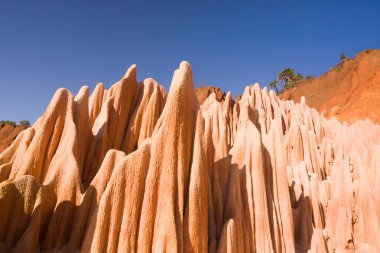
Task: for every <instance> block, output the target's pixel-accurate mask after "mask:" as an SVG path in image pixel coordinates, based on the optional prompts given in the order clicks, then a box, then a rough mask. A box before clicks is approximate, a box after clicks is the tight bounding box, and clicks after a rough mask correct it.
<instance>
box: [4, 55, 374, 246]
mask: <svg viewBox="0 0 380 253" xmlns="http://www.w3.org/2000/svg"><path fill="white" fill-rule="evenodd" d="M379 144H380V127H379V126H376V125H374V124H372V123H371V122H369V121H360V122H357V123H355V124H353V125H351V126H347V125H342V124H340V123H339V122H338V121H337V120H335V119H332V120H326V119H324V118H323V117H322V116H320V114H318V113H317V111H316V110H314V109H310V108H309V107H307V106H306V105H305V101H304V100H302V101H301V103H300V104H295V103H293V102H292V101H281V100H279V99H278V98H277V97H276V96H275V94H274V93H273V92H268V90H267V89H265V88H264V89H262V90H260V88H259V86H258V85H257V84H256V85H253V86H249V87H247V88H246V89H245V91H244V94H243V95H242V96H241V98H240V100H238V101H236V103H233V102H232V98H231V94H230V93H228V94H227V95H226V98H225V100H224V101H223V102H219V101H217V100H216V96H215V93H212V94H211V95H210V96H209V97H208V98H207V100H206V101H205V102H204V103H203V104H202V105H201V106H200V105H199V102H198V99H197V97H196V95H195V92H194V89H193V76H192V71H191V68H190V66H189V64H188V63H187V62H183V63H181V65H180V68H179V69H178V70H176V71H175V73H174V76H173V80H172V84H171V87H170V91H169V93H168V94H166V93H165V91H164V89H163V88H162V87H161V86H160V85H158V84H157V83H156V82H155V81H154V80H153V79H146V80H144V81H143V82H141V83H138V82H137V81H136V68H135V66H132V67H131V68H130V69H129V70H128V71H127V73H126V74H125V76H124V77H123V78H122V79H121V80H120V81H119V82H117V83H116V84H114V85H113V86H112V87H111V88H110V89H109V90H105V89H104V87H103V85H102V84H99V85H98V86H97V87H96V89H95V90H94V92H93V93H92V95H91V96H90V95H89V89H88V88H87V87H83V88H82V89H81V90H80V91H79V93H78V94H77V95H76V96H74V95H73V94H71V93H70V92H69V91H68V90H65V89H60V90H58V91H57V92H56V94H55V95H54V98H53V99H52V102H51V104H50V105H49V106H48V108H47V110H46V112H45V114H44V115H43V116H42V117H41V118H39V119H38V120H37V122H36V123H35V124H34V125H33V126H32V127H31V128H28V129H27V130H25V131H23V132H22V133H21V134H20V135H19V136H18V137H17V139H16V141H15V142H14V143H13V144H12V145H11V146H10V147H9V148H8V149H7V150H5V151H4V152H3V153H2V154H1V155H0V182H1V183H0V249H1V251H3V252H8V251H12V252H37V251H41V252H164V251H165V252H307V251H308V250H309V251H310V252H334V250H335V251H336V252H343V251H353V250H357V252H371V251H372V252H378V251H379V250H380V240H379V238H380V223H379V222H380V145H379Z"/></svg>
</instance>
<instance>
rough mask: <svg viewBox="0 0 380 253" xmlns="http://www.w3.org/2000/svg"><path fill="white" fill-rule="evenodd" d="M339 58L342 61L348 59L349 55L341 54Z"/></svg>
mask: <svg viewBox="0 0 380 253" xmlns="http://www.w3.org/2000/svg"><path fill="white" fill-rule="evenodd" d="M339 59H340V60H341V61H343V60H345V59H347V55H346V54H340V56H339Z"/></svg>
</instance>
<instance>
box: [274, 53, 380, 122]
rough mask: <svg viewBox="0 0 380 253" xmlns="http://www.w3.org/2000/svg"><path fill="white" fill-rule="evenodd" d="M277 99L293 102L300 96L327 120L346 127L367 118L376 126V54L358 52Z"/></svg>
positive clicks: (379, 75)
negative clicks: (335, 120)
mask: <svg viewBox="0 0 380 253" xmlns="http://www.w3.org/2000/svg"><path fill="white" fill-rule="evenodd" d="M280 96H281V97H282V98H283V99H285V100H294V101H296V102H300V100H301V97H302V96H304V97H305V98H306V99H307V103H308V105H309V106H310V107H313V108H315V109H317V110H318V111H319V112H321V113H322V114H324V116H325V117H327V118H331V117H336V118H337V119H339V120H340V121H347V122H348V123H350V124H351V123H354V122H355V121H357V120H364V119H368V118H369V119H371V120H372V121H373V122H374V123H375V124H380V99H379V97H380V50H365V51H362V52H360V53H359V54H357V55H356V57H355V58H353V59H345V60H343V61H342V62H340V63H339V64H338V65H337V66H335V67H334V68H332V69H331V70H330V71H329V72H327V73H325V74H324V75H322V76H320V77H316V78H311V79H308V80H305V81H304V82H301V83H300V84H298V85H297V86H296V87H294V88H290V89H288V90H286V91H284V92H283V93H282V94H281V95H280Z"/></svg>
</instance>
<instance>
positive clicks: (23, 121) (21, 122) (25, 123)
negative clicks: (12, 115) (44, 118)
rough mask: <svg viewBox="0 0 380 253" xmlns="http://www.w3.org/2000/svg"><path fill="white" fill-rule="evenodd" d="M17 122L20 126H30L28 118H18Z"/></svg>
mask: <svg viewBox="0 0 380 253" xmlns="http://www.w3.org/2000/svg"><path fill="white" fill-rule="evenodd" d="M19 123H20V125H22V126H30V122H29V120H20V121H19Z"/></svg>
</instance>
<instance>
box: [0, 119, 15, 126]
mask: <svg viewBox="0 0 380 253" xmlns="http://www.w3.org/2000/svg"><path fill="white" fill-rule="evenodd" d="M4 124H9V125H16V122H14V121H11V120H1V121H0V125H4Z"/></svg>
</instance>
